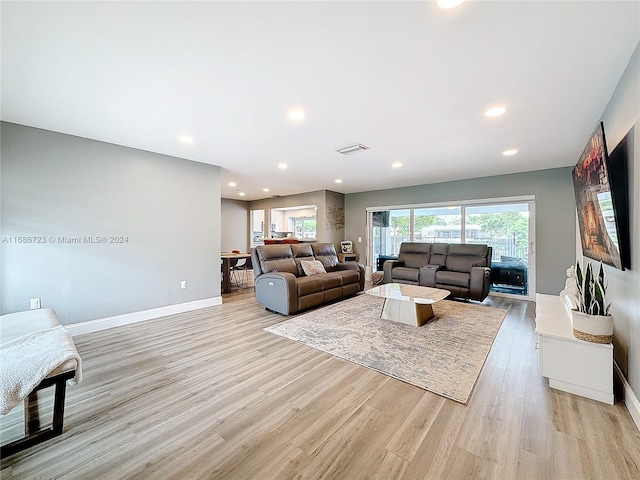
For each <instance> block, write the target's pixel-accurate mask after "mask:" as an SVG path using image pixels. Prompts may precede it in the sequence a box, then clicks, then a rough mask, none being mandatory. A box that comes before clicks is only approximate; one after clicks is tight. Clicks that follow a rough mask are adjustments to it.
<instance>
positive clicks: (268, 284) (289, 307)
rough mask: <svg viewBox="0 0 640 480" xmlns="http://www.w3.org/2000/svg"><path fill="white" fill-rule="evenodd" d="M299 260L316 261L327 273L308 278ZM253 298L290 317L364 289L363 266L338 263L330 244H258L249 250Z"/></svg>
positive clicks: (269, 308) (332, 246)
mask: <svg viewBox="0 0 640 480" xmlns="http://www.w3.org/2000/svg"><path fill="white" fill-rule="evenodd" d="M302 260H318V261H320V262H321V263H322V265H323V266H324V269H325V270H326V273H318V274H314V275H311V276H307V275H306V274H305V272H304V270H303V268H302V266H301V261H302ZM251 261H252V264H253V273H254V285H255V290H256V299H257V300H258V302H259V303H261V304H262V305H264V306H265V308H267V309H268V310H272V311H274V312H278V313H282V314H284V315H289V314H292V313H296V312H299V311H300V310H306V309H308V308H312V307H317V306H319V305H322V304H325V303H328V302H332V301H335V300H340V299H342V298H346V297H350V296H353V295H355V294H357V293H358V292H360V291H362V290H364V266H363V265H362V264H360V263H357V262H339V261H338V255H337V254H336V249H335V246H334V245H333V243H299V244H289V245H287V244H282V245H259V246H257V247H255V248H252V249H251Z"/></svg>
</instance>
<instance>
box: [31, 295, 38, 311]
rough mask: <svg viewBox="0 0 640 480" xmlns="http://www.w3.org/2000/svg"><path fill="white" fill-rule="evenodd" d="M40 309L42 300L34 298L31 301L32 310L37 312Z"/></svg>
mask: <svg viewBox="0 0 640 480" xmlns="http://www.w3.org/2000/svg"><path fill="white" fill-rule="evenodd" d="M38 308H40V299H39V298H32V299H31V310H37V309H38Z"/></svg>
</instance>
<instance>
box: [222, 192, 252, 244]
mask: <svg viewBox="0 0 640 480" xmlns="http://www.w3.org/2000/svg"><path fill="white" fill-rule="evenodd" d="M220 237H221V242H222V243H221V247H222V251H223V252H231V251H233V250H240V251H241V252H248V251H249V202H245V201H243V200H232V199H227V198H223V199H222V223H221V224H220Z"/></svg>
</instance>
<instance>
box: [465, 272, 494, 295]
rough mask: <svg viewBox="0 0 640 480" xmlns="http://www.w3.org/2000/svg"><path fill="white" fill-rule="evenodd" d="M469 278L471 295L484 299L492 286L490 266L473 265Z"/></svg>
mask: <svg viewBox="0 0 640 480" xmlns="http://www.w3.org/2000/svg"><path fill="white" fill-rule="evenodd" d="M470 275H471V276H470V278H469V296H470V297H471V298H473V299H474V300H479V301H482V300H484V299H485V298H487V295H489V288H490V287H491V269H490V268H489V267H471V274H470Z"/></svg>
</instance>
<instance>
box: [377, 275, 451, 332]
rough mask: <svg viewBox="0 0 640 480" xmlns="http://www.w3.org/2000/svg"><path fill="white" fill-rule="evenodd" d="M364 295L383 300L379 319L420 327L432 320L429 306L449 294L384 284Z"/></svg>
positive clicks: (399, 284) (409, 286)
mask: <svg viewBox="0 0 640 480" xmlns="http://www.w3.org/2000/svg"><path fill="white" fill-rule="evenodd" d="M365 293H368V294H369V295H373V296H375V297H382V298H384V305H383V306H382V313H381V314H380V318H384V319H385V320H392V321H394V322H400V323H406V324H407V325H414V326H416V327H421V326H422V325H424V324H425V323H427V322H428V321H429V320H431V319H432V318H434V314H433V308H431V305H432V304H434V303H435V302H439V301H440V300H443V299H445V298H447V297H448V296H449V294H450V293H451V292H449V291H448V290H442V289H440V288H431V287H421V286H418V285H404V284H401V283H385V284H384V285H379V286H377V287H374V288H372V289H370V290H367V291H366V292H365Z"/></svg>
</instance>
